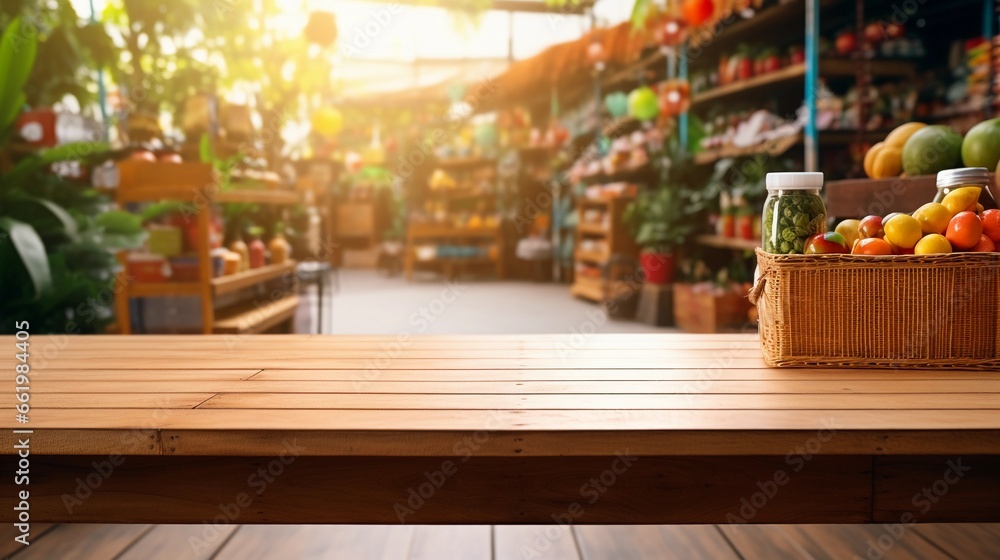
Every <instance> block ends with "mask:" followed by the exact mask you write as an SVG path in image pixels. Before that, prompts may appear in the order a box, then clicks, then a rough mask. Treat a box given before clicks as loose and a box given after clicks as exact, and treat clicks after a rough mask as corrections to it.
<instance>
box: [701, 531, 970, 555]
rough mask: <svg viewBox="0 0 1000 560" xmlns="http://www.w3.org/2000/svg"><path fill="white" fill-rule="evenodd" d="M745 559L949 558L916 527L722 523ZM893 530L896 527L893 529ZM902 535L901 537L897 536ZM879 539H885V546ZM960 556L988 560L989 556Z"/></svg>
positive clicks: (729, 537)
mask: <svg viewBox="0 0 1000 560" xmlns="http://www.w3.org/2000/svg"><path fill="white" fill-rule="evenodd" d="M719 527H720V529H721V530H722V532H723V533H724V534H725V535H726V537H727V538H728V539H729V541H730V542H731V543H733V546H735V547H736V549H737V550H739V551H740V553H741V554H742V555H743V557H744V558H814V559H817V560H819V559H824V560H825V559H829V560H835V559H841V558H862V559H865V558H877V559H879V560H949V558H951V557H950V556H948V555H947V554H945V553H943V552H941V551H940V550H938V549H937V548H935V547H934V546H930V545H928V543H927V542H926V541H924V540H922V539H920V537H918V536H916V535H914V534H912V531H913V527H908V528H903V529H902V531H901V532H899V533H896V532H890V528H886V527H885V526H881V525H753V526H750V525H720V526H719ZM891 529H892V530H893V531H895V530H896V528H891ZM897 535H898V536H897ZM879 539H881V540H882V543H881V545H880V544H879ZM958 558H968V559H974V558H979V559H982V560H986V558H988V556H965V557H958Z"/></svg>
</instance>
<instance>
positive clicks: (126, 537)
mask: <svg viewBox="0 0 1000 560" xmlns="http://www.w3.org/2000/svg"><path fill="white" fill-rule="evenodd" d="M63 511H64V512H65V508H64V509H63ZM151 528H152V527H150V526H149V525H92V524H86V523H80V524H73V525H59V526H58V527H55V528H53V529H52V530H51V531H49V532H48V533H46V534H45V536H44V537H43V538H41V539H39V540H38V541H37V542H35V543H33V544H31V545H29V546H28V547H27V548H25V549H23V550H22V551H21V552H19V553H18V554H17V556H16V558H17V560H54V559H56V558H79V559H82V560H97V559H99V558H115V557H116V556H118V554H120V553H121V552H122V551H123V550H125V549H126V548H127V547H128V546H129V545H131V544H132V543H133V542H135V541H136V540H138V539H139V538H140V537H142V536H143V535H144V534H145V533H146V532H147V531H149V530H150V529H151Z"/></svg>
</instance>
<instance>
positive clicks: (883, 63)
mask: <svg viewBox="0 0 1000 560" xmlns="http://www.w3.org/2000/svg"><path fill="white" fill-rule="evenodd" d="M866 63H867V64H868V67H869V72H870V73H871V75H872V76H873V77H876V78H912V77H914V76H916V75H917V65H916V63H914V62H912V61H909V60H885V59H871V60H854V59H850V58H824V59H823V60H821V61H820V63H819V69H820V70H819V73H820V75H821V76H824V77H854V76H857V74H858V70H859V69H861V68H860V67H861V66H862V65H864V64H866Z"/></svg>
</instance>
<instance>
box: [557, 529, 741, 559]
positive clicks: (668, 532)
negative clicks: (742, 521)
mask: <svg viewBox="0 0 1000 560" xmlns="http://www.w3.org/2000/svg"><path fill="white" fill-rule="evenodd" d="M574 531H575V532H576V534H577V538H578V540H579V543H580V552H581V557H582V558H583V560H604V559H606V558H629V559H630V560H661V559H663V560H688V559H692V558H705V559H708V558H711V559H713V560H739V558H740V557H739V556H738V555H737V554H736V552H735V551H733V549H732V547H730V546H729V543H727V542H726V540H725V539H724V538H723V536H722V535H721V534H720V533H719V531H718V530H717V529H716V528H715V527H714V526H713V525H681V526H677V525H675V526H668V525H656V526H652V525H640V526H635V527H617V526H613V525H594V526H586V527H576V528H574Z"/></svg>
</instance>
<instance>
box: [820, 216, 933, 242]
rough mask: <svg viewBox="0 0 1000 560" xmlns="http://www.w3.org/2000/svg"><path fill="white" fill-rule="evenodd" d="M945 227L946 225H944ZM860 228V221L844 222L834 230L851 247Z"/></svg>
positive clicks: (857, 237)
mask: <svg viewBox="0 0 1000 560" xmlns="http://www.w3.org/2000/svg"><path fill="white" fill-rule="evenodd" d="M945 225H946V226H947V225H948V224H947V223H945ZM860 226H861V220H844V221H843V222H840V223H839V224H837V229H836V230H835V231H836V232H837V233H839V234H840V235H843V236H844V239H846V240H847V246H848V247H853V246H854V242H855V241H857V240H858V239H859V238H860V237H861V235H860V234H859V233H858V227H860Z"/></svg>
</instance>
